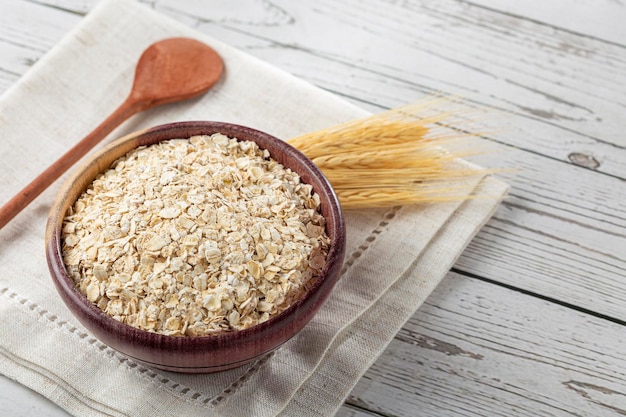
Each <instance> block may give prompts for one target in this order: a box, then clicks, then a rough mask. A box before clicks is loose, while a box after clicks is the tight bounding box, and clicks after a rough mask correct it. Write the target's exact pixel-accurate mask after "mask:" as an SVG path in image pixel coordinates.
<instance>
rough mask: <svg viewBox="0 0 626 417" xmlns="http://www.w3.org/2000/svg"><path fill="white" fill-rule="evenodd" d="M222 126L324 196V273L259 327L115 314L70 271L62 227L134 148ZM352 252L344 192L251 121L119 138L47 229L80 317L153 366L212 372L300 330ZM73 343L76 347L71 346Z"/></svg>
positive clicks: (66, 296) (63, 198)
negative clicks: (189, 324) (203, 329)
mask: <svg viewBox="0 0 626 417" xmlns="http://www.w3.org/2000/svg"><path fill="white" fill-rule="evenodd" d="M214 133H222V134H224V135H226V136H229V137H236V138H238V139H239V140H249V141H254V142H256V143H257V144H258V145H259V147H260V148H262V149H267V150H268V151H269V152H270V155H271V157H272V158H273V159H275V160H276V161H278V162H280V163H281V164H283V165H284V166H286V167H288V168H291V169H292V170H293V171H295V172H296V173H298V174H299V175H300V177H301V179H302V181H303V182H305V183H308V184H310V185H312V186H313V189H314V191H315V192H316V193H317V194H319V196H320V200H321V211H322V215H323V216H324V217H325V219H326V232H327V234H328V236H329V237H330V239H331V245H330V248H329V253H328V256H327V262H326V265H325V267H324V269H323V271H322V276H321V277H320V278H319V279H317V280H316V282H315V283H314V284H313V285H312V287H311V289H310V290H309V291H308V292H307V293H306V294H305V295H304V296H303V297H302V298H301V299H300V300H298V301H297V302H295V303H294V304H292V305H291V306H290V307H289V308H288V309H287V310H285V311H283V312H282V313H280V314H279V315H277V316H274V317H272V318H270V319H269V320H267V321H266V322H263V323H261V324H258V325H256V326H253V327H250V328H248V329H245V330H235V331H231V332H224V333H219V334H215V335H209V336H166V335H163V334H157V333H152V332H148V331H144V330H140V329H137V328H134V327H131V326H129V325H127V324H123V323H121V322H119V321H116V320H114V319H113V318H111V317H110V316H108V315H107V314H106V313H104V312H103V311H102V310H101V309H99V308H98V307H97V306H95V305H93V304H92V303H91V302H89V301H88V300H87V298H86V297H85V296H84V295H83V294H82V293H80V291H79V290H78V289H77V288H76V286H75V285H74V282H73V281H72V279H71V278H70V276H69V275H68V272H67V270H66V268H65V265H64V262H63V256H62V252H61V227H62V224H63V219H64V217H65V215H66V212H67V210H68V208H69V207H70V206H71V205H72V204H73V203H74V202H75V201H76V199H77V198H78V197H79V196H80V194H81V193H82V192H83V191H84V190H85V189H86V188H87V187H88V186H89V185H90V184H91V182H92V181H93V180H94V179H95V178H96V176H97V175H98V174H100V173H102V172H104V171H106V170H107V169H108V168H109V167H110V165H111V164H112V162H113V161H115V160H116V159H117V158H119V157H121V156H122V155H124V154H126V153H127V152H129V151H131V150H132V149H134V148H136V147H139V146H143V145H150V144H154V143H156V142H159V141H162V140H167V139H174V138H189V137H191V136H194V135H211V134H214ZM344 252H345V224H344V219H343V215H342V211H341V207H340V205H339V201H338V199H337V196H336V195H335V193H334V191H333V189H332V187H331V186H330V184H329V182H328V180H327V179H326V178H325V177H324V175H323V174H322V173H321V171H320V170H319V169H318V168H317V167H316V166H315V165H314V164H313V163H312V162H311V161H310V160H309V159H308V158H307V157H306V156H304V155H303V154H302V153H301V152H299V151H298V150H297V149H295V148H294V147H292V146H290V145H289V144H287V143H286V142H283V141H281V140H279V139H276V138H275V137H273V136H270V135H268V134H266V133H263V132H260V131H257V130H254V129H250V128H247V127H244V126H239V125H233V124H227V123H217V122H182V123H172V124H166V125H161V126H157V127H154V128H151V129H147V130H143V131H140V132H137V133H133V134H130V135H128V136H125V137H123V138H120V139H118V140H116V141H114V142H112V143H111V144H110V145H109V146H107V147H105V148H103V149H102V150H101V151H99V152H97V153H96V154H94V155H93V156H91V157H90V158H89V160H88V161H86V162H85V163H84V164H83V165H82V166H81V167H80V168H78V169H77V170H76V171H75V172H74V173H73V174H72V175H71V176H70V178H69V179H68V180H67V181H66V182H65V183H64V185H63V186H62V187H61V190H60V191H59V194H58V197H57V198H56V201H55V202H54V204H53V206H52V208H51V210H50V216H49V218H48V224H47V228H46V256H47V260H48V267H49V269H50V273H51V275H52V279H53V281H54V283H55V285H56V288H57V290H58V292H59V294H60V295H61V297H62V299H63V301H64V302H65V304H66V305H67V306H68V308H69V309H70V310H71V312H72V313H73V314H74V315H75V316H76V317H77V318H78V320H79V321H80V322H81V323H82V324H83V325H84V326H85V327H86V328H87V329H88V330H89V331H90V332H91V333H93V334H94V335H95V336H96V337H97V338H98V339H100V340H101V341H102V342H103V343H105V344H107V345H109V346H110V347H112V348H113V349H115V350H117V351H119V352H121V353H123V354H125V355H127V356H129V357H131V358H133V359H135V360H137V361H139V362H142V363H144V364H146V365H149V366H154V367H156V368H160V369H164V370H168V371H175V372H184V373H204V372H214V371H221V370H225V369H230V368H234V367H237V366H241V365H243V364H245V363H248V362H250V361H252V360H254V359H257V358H259V357H261V356H263V355H265V354H266V353H268V352H270V351H272V350H274V349H276V348H277V347H278V346H280V345H281V344H283V343H285V342H286V341H287V340H289V339H290V338H291V337H293V336H294V335H295V334H296V333H298V332H299V331H300V330H301V329H302V328H303V327H304V326H305V325H306V324H307V323H308V322H309V321H310V320H311V318H312V317H313V316H314V314H315V313H316V312H317V311H318V310H319V308H320V307H321V305H322V304H323V302H324V301H325V300H326V298H327V297H328V295H329V294H330V292H331V290H332V288H333V287H334V285H335V283H336V281H337V279H338V278H339V275H340V271H341V267H342V263H343V258H344ZM70 349H71V348H70Z"/></svg>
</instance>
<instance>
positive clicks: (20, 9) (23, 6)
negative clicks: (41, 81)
mask: <svg viewBox="0 0 626 417" xmlns="http://www.w3.org/2000/svg"><path fill="white" fill-rule="evenodd" d="M80 18H81V17H80V16H78V15H76V14H73V13H67V12H63V11H61V10H58V9H55V8H51V7H45V6H42V5H38V4H36V3H31V2H28V1H24V0H4V1H3V2H2V3H1V4H0V56H2V60H1V61H0V94H2V93H3V92H4V91H5V90H6V89H7V88H9V87H10V86H11V85H12V84H13V83H15V82H16V81H17V80H18V79H19V77H21V76H22V75H23V74H24V73H25V72H26V71H27V70H28V69H29V68H30V67H31V66H32V65H34V64H35V63H36V62H37V60H39V58H41V57H42V56H43V55H44V54H45V53H46V52H47V51H48V50H50V49H51V48H52V47H53V46H54V45H55V44H56V43H57V42H58V41H59V40H60V39H61V38H62V37H63V35H65V34H66V33H67V32H68V31H69V30H71V29H72V28H73V27H74V25H76V24H77V23H78V22H79V21H80Z"/></svg>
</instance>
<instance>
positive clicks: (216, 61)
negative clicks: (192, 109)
mask: <svg viewBox="0 0 626 417" xmlns="http://www.w3.org/2000/svg"><path fill="white" fill-rule="evenodd" d="M222 69H223V63H222V59H221V58H220V56H219V55H218V54H217V52H215V51H214V50H213V49H211V48H210V47H208V46H207V45H205V44H204V43H202V42H199V41H196V40H194V39H189V38H170V39H165V40H162V41H159V42H156V43H154V44H152V45H151V46H150V47H149V48H148V49H146V50H145V51H144V53H143V54H142V55H141V58H140V59H139V62H138V63H137V67H136V69H135V80H134V83H133V87H132V89H131V92H130V94H129V95H128V97H127V98H126V100H125V101H124V102H123V103H122V104H121V105H120V106H119V107H118V108H117V110H115V111H114V112H113V113H112V114H111V115H110V116H109V117H108V118H107V119H106V120H104V121H103V122H102V123H101V124H100V125H99V126H98V127H96V128H95V129H94V130H93V132H91V133H90V134H88V135H87V136H86V137H85V138H84V139H83V140H81V141H80V142H78V143H77V144H76V145H75V146H74V147H73V148H72V149H70V150H69V151H67V152H66V153H65V155H63V156H62V157H61V158H60V159H58V160H57V161H56V162H55V163H53V164H52V165H51V166H50V167H48V169H46V170H45V171H44V172H42V173H41V174H40V175H39V176H38V177H37V178H35V179H34V180H33V181H32V182H31V183H30V184H28V185H27V186H26V187H25V188H24V189H23V190H22V191H20V192H19V193H18V194H17V195H16V196H15V197H13V198H12V199H11V200H9V202H7V203H6V204H5V205H4V206H3V207H2V208H1V209H0V229H1V228H3V227H4V226H5V225H6V224H7V223H8V222H9V221H10V220H11V219H12V218H13V217H15V216H16V215H17V214H18V213H19V212H20V211H22V209H24V208H25V207H26V206H27V205H28V204H30V202H31V201H33V200H34V199H35V197H37V196H38V195H39V194H41V192H43V191H44V190H45V189H46V188H48V187H49V186H50V184H52V183H53V182H54V181H55V180H56V179H57V178H59V177H60V176H61V175H62V174H63V173H64V172H65V171H66V170H67V169H69V168H70V167H71V166H72V165H74V164H75V163H76V162H77V161H78V160H79V159H80V158H82V157H83V156H84V155H85V154H87V152H89V151H90V150H91V149H92V148H93V147H94V146H96V145H97V144H98V142H100V141H101V140H102V139H103V138H104V137H105V136H106V135H107V134H109V133H110V132H111V131H112V130H113V129H115V128H116V127H117V126H119V125H120V124H121V123H122V122H124V121H125V120H126V119H128V118H129V117H130V116H132V115H134V114H136V113H138V112H140V111H143V110H146V109H148V108H151V107H154V106H158V105H160V104H165V103H171V102H174V101H180V100H186V99H189V98H192V97H196V96H198V95H200V94H203V93H205V92H206V91H207V90H209V88H211V87H212V86H213V85H214V84H215V83H216V82H217V80H218V79H219V78H220V75H221V73H222Z"/></svg>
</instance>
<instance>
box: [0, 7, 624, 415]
mask: <svg viewBox="0 0 626 417" xmlns="http://www.w3.org/2000/svg"><path fill="white" fill-rule="evenodd" d="M95 3H96V0H36V1H35V0H0V93H2V92H3V91H5V90H6V89H7V88H9V87H10V86H11V85H12V84H13V83H14V82H15V81H16V80H17V79H18V78H19V77H20V76H21V75H22V74H23V73H24V72H26V71H27V70H28V68H29V67H30V66H31V65H32V64H33V63H34V62H36V61H37V60H38V59H39V58H40V57H41V56H42V55H44V54H45V53H46V51H48V50H49V49H50V48H52V46H54V45H55V44H56V43H57V42H58V41H59V40H60V39H61V37H62V36H63V35H64V34H65V33H67V32H68V31H69V30H70V29H71V28H72V27H73V26H74V25H75V24H77V23H78V22H79V21H80V20H81V18H82V16H83V15H84V13H86V12H87V11H88V10H89V9H90V8H91V7H92V6H93V4H95ZM145 3H147V4H150V5H152V6H153V7H154V8H155V9H157V10H159V11H161V12H163V13H165V14H168V15H170V16H172V17H174V18H176V19H178V20H180V21H182V22H184V23H187V24H189V25H193V26H194V27H196V28H198V30H200V31H203V32H205V33H207V34H209V35H211V36H214V37H216V38H219V39H221V40H223V41H224V42H227V43H230V44H232V45H234V46H236V47H238V48H240V49H242V50H245V51H247V52H249V53H251V54H253V55H256V56H258V57H259V58H261V59H263V60H265V61H268V62H270V63H272V64H274V65H276V66H279V67H281V68H284V69H285V70H287V71H289V72H292V73H294V74H295V75H297V76H299V77H301V78H304V79H306V80H308V81H310V82H312V83H314V84H316V85H318V86H320V87H322V88H324V89H327V90H330V91H332V92H334V93H336V94H339V95H341V96H343V97H345V98H346V99H348V100H350V101H352V102H354V103H356V104H357V105H360V106H362V107H364V108H366V109H369V110H372V111H378V110H380V109H383V108H388V107H395V106H399V105H402V104H405V103H408V102H412V101H414V100H416V99H419V98H422V97H424V96H426V95H427V94H430V93H432V92H435V91H443V92H445V93H451V94H457V95H459V96H461V97H463V99H464V101H465V105H467V106H469V107H477V108H481V109H486V113H487V115H488V116H489V117H483V118H482V119H481V120H480V121H478V122H476V123H475V124H474V128H475V129H479V130H480V131H485V132H494V133H487V134H485V137H486V139H487V140H488V141H490V142H491V143H492V144H493V146H494V147H496V148H497V149H498V150H499V151H500V152H498V153H495V154H493V155H490V156H489V157H486V158H481V159H479V160H478V161H479V162H480V163H482V164H483V165H487V166H494V167H513V168H516V169H517V172H515V173H514V174H507V175H505V177H506V178H507V179H508V180H509V181H510V183H511V184H512V187H513V188H512V191H511V197H510V198H509V199H508V200H507V201H506V202H505V203H504V204H503V206H502V207H501V209H500V210H498V212H497V213H496V215H495V217H494V218H493V219H492V221H490V222H489V223H488V224H487V225H486V226H485V228H484V229H483V231H482V232H481V233H480V234H479V235H478V236H477V238H476V239H475V240H474V241H473V242H472V244H471V245H470V247H469V248H468V249H467V250H466V251H465V253H464V254H463V256H462V257H461V258H460V259H459V261H458V263H457V265H456V267H455V271H454V272H453V273H451V274H450V275H449V276H448V277H447V279H446V280H445V281H444V283H443V284H442V285H441V286H440V288H439V289H438V290H437V291H436V293H435V294H433V295H432V296H431V297H430V298H429V300H428V302H427V304H426V305H424V306H423V307H422V308H421V309H420V311H419V312H418V313H417V314H416V315H415V316H414V317H413V318H412V319H411V320H410V321H409V322H408V323H407V325H406V326H405V327H404V328H403V329H402V331H401V332H400V333H399V334H398V336H397V337H396V339H395V340H394V341H393V342H392V343H391V344H390V346H389V348H388V349H387V351H386V352H385V354H384V355H383V356H382V357H381V358H380V360H379V361H378V362H377V363H376V364H375V365H374V366H373V367H372V369H371V370H370V371H369V372H368V373H367V374H366V375H365V376H364V377H363V378H362V380H361V381H360V382H359V384H358V385H357V386H356V387H355V389H354V391H353V393H352V395H351V396H350V398H349V399H348V401H347V404H346V405H345V406H344V407H343V408H342V410H341V411H340V413H339V415H340V416H343V417H348V416H350V417H366V416H367V417H372V416H442V415H445V416H473V415H488V416H500V415H502V416H539V415H541V416H544V415H545V416H566V415H567V416H571V415H575V416H613V415H615V416H617V415H625V414H626V375H625V373H626V360H625V359H624V352H626V336H624V334H626V333H625V332H626V328H624V325H625V324H626V135H625V134H624V124H625V123H624V114H625V110H626V109H625V107H626V25H624V22H626V5H624V4H623V3H622V2H616V1H611V0H577V1H574V2H572V1H566V0H551V1H549V2H546V1H539V0H527V1H524V2H513V1H504V0H472V1H461V0H436V1H427V0H404V1H400V0H338V1H337V0H317V1H312V0H307V1H298V2H294V1H287V0H240V1H239V2H229V1H226V0H211V1H204V2H198V1H194V0H145ZM64 414H65V413H64V412H63V411H62V410H60V409H59V408H57V407H56V406H55V405H54V404H51V403H50V402H48V401H47V400H45V399H44V398H43V397H41V396H39V395H38V394H35V393H32V392H30V391H29V390H27V389H25V388H24V387H21V386H18V385H17V384H15V383H13V382H12V381H9V380H7V379H6V378H4V377H2V378H0V415H7V416H8V415H16V416H17V415H23V416H28V415H41V416H55V417H56V416H60V415H64Z"/></svg>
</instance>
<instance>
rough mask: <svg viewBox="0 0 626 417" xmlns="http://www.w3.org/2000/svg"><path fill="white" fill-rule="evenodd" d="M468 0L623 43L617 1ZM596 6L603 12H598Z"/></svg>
mask: <svg viewBox="0 0 626 417" xmlns="http://www.w3.org/2000/svg"><path fill="white" fill-rule="evenodd" d="M471 3H472V4H475V5H479V6H482V7H486V8H489V9H496V10H497V11H498V12H499V13H503V14H510V15H513V16H516V17H517V16H519V17H523V18H524V19H528V20H534V21H536V22H540V23H542V24H545V25H549V26H553V27H558V28H560V29H565V30H569V31H571V32H574V33H578V34H581V35H582V36H584V37H595V38H598V39H603V40H605V41H608V42H613V43H617V44H623V43H624V39H626V26H625V25H624V22H626V5H625V4H624V3H622V2H619V1H611V0H590V1H589V0H588V1H577V2H576V3H575V4H573V3H572V2H571V1H568V0H551V1H541V0H526V1H524V2H514V1H508V0H472V1H471ZM574 5H575V7H572V6H574ZM598 10H602V11H603V13H602V14H599V13H598Z"/></svg>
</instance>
